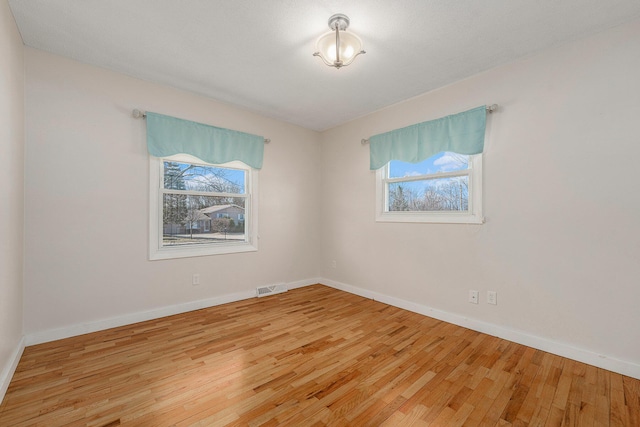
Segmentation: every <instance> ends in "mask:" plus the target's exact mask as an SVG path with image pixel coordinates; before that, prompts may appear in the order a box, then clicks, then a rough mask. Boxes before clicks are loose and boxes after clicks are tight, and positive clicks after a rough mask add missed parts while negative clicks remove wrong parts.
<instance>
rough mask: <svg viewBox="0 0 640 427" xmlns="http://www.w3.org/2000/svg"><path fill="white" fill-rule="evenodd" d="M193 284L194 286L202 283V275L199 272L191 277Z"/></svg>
mask: <svg viewBox="0 0 640 427" xmlns="http://www.w3.org/2000/svg"><path fill="white" fill-rule="evenodd" d="M191 284H192V285H193V286H197V285H199V284H200V275H199V274H194V275H193V276H192V277H191Z"/></svg>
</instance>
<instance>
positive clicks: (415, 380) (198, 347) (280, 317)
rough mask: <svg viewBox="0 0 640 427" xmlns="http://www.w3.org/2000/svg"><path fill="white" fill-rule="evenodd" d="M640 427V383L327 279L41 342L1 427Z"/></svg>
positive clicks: (30, 350)
mask: <svg viewBox="0 0 640 427" xmlns="http://www.w3.org/2000/svg"><path fill="white" fill-rule="evenodd" d="M85 425H86V426H109V427H111V426H118V425H131V426H174V425H175V426H189V425H201V426H225V425H248V426H280V425H291V426H328V425H331V426H364V425H367V426H427V425H431V426H457V425H468V426H476V425H487V426H509V425H513V426H516V425H517V426H526V425H530V426H569V425H574V426H640V381H639V380H636V379H632V378H629V377H625V376H622V375H619V374H615V373H612V372H609V371H605V370H603V369H599V368H595V367H593V366H589V365H585V364H583V363H579V362H575V361H572V360H569V359H565V358H562V357H559V356H554V355H552V354H549V353H545V352H543V351H540V350H535V349H532V348H529V347H525V346H522V345H519V344H515V343H512V342H509V341H505V340H502V339H499V338H495V337H492V336H489V335H484V334H481V333H478V332H474V331H471V330H468V329H465V328H461V327H458V326H454V325H451V324H448V323H445V322H441V321H438V320H435V319H431V318H428V317H424V316H421V315H418V314H415V313H411V312H408V311H404V310H401V309H398V308H394V307H391V306H388V305H386V304H382V303H379V302H375V301H371V300H367V299H364V298H361V297H359V296H355V295H351V294H348V293H344V292H340V291H337V290H334V289H331V288H328V287H325V286H321V285H315V286H309V287H306V288H301V289H295V290H292V291H289V292H287V293H284V294H279V295H274V296H270V297H266V298H261V299H251V300H245V301H240V302H236V303H231V304H226V305H223V306H217V307H212V308H209V309H204V310H198V311H194V312H190V313H185V314H180V315H176V316H171V317H166V318H162V319H158V320H153V321H148V322H142V323H137V324H134V325H129V326H125V327H120V328H115V329H110V330H107V331H102V332H96V333H92V334H87V335H83V336H79V337H74V338H69V339H65V340H60V341H55V342H51V343H46V344H41V345H36V346H32V347H27V348H26V349H25V351H24V354H23V356H22V359H21V361H20V363H19V365H18V368H17V370H16V373H15V375H14V378H13V380H12V382H11V384H10V386H9V389H8V391H7V395H6V397H5V399H4V401H3V402H2V405H1V406H0V426H15V427H18V426H48V427H49V426H85Z"/></svg>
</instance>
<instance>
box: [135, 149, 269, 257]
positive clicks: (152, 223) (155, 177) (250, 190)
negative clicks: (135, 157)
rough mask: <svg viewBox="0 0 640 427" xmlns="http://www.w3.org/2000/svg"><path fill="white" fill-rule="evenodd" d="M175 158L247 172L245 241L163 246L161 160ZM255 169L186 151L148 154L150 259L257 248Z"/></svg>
mask: <svg viewBox="0 0 640 427" xmlns="http://www.w3.org/2000/svg"><path fill="white" fill-rule="evenodd" d="M165 161H175V162H182V163H191V164H198V165H204V166H214V167H221V168H233V169H241V170H244V171H246V172H247V174H246V182H245V192H246V198H245V199H246V202H245V218H249V221H247V220H246V219H245V233H246V235H247V241H243V242H232V241H230V242H225V243H211V244H197V245H184V246H163V245H162V239H163V222H162V218H163V215H162V209H163V190H164V169H163V168H164V162H165ZM257 200H258V171H257V170H256V169H253V168H252V167H250V166H247V165H246V164H244V163H242V162H240V161H233V162H228V163H221V164H213V163H207V162H205V161H203V160H200V159H198V158H196V157H194V156H191V155H188V154H176V155H173V156H167V157H154V156H151V155H150V156H149V254H148V256H149V260H150V261H155V260H163V259H175V258H189V257H198V256H209V255H223V254H233V253H242V252H255V251H257V250H258V206H257Z"/></svg>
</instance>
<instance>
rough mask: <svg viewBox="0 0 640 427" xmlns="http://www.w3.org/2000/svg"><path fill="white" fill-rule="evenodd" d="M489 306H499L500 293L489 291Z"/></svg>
mask: <svg viewBox="0 0 640 427" xmlns="http://www.w3.org/2000/svg"><path fill="white" fill-rule="evenodd" d="M487 304H493V305H496V304H498V293H497V292H496V291H487Z"/></svg>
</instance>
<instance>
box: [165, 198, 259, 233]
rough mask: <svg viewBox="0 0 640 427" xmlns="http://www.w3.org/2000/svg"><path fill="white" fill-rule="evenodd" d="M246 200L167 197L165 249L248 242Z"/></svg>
mask: <svg viewBox="0 0 640 427" xmlns="http://www.w3.org/2000/svg"><path fill="white" fill-rule="evenodd" d="M245 201H246V200H245V198H244V197H212V196H193V195H185V194H164V195H163V206H162V214H163V226H162V234H163V236H162V245H163V246H175V245H195V244H204V243H229V241H242V242H245V241H247V237H246V234H245V220H244V218H245Z"/></svg>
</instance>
